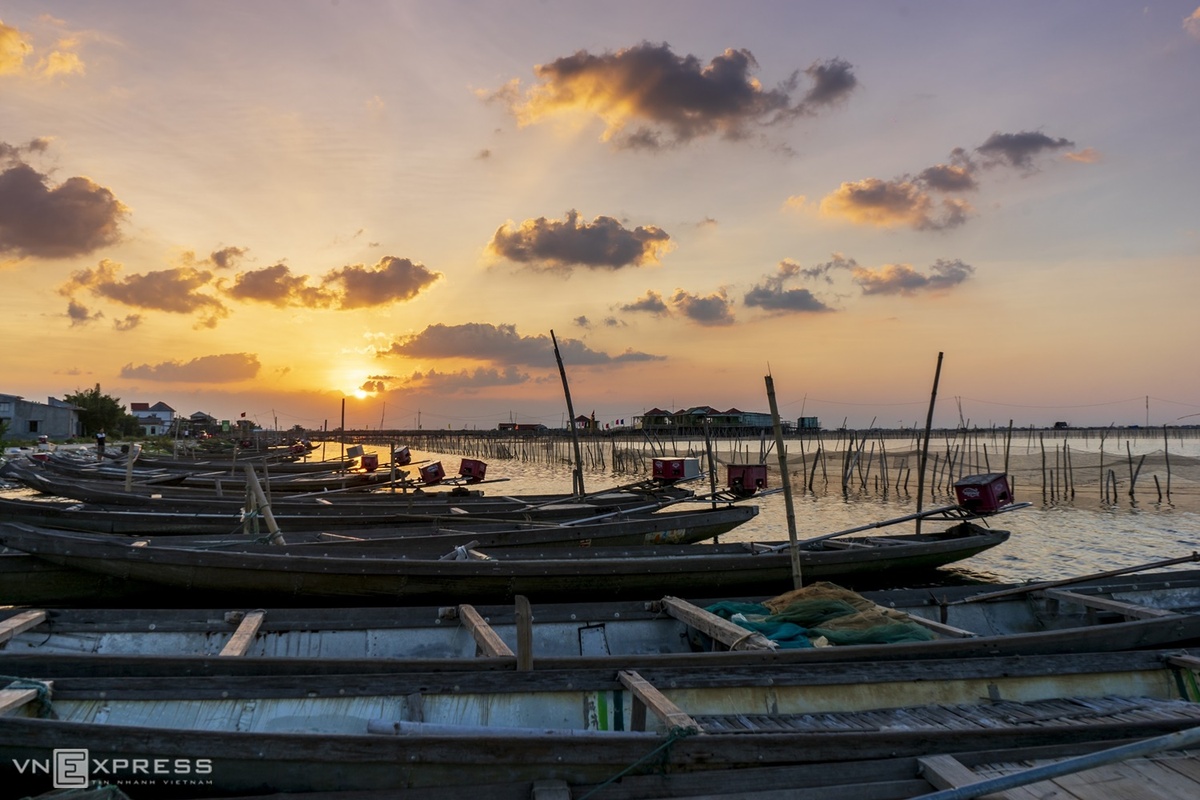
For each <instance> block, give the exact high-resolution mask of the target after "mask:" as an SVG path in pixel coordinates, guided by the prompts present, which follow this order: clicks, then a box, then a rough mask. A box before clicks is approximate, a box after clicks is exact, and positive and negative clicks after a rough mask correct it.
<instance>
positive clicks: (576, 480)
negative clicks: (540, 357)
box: [550, 330, 586, 497]
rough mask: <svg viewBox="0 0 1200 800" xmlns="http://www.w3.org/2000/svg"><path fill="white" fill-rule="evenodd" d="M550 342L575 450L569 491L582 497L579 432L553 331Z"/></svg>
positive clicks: (569, 389)
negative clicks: (560, 379) (576, 427)
mask: <svg viewBox="0 0 1200 800" xmlns="http://www.w3.org/2000/svg"><path fill="white" fill-rule="evenodd" d="M550 341H551V342H552V343H553V344H554V360H555V361H557V362H558V374H559V376H560V377H561V378H562V385H563V394H564V395H566V397H567V416H568V417H569V418H570V419H569V420H568V424H569V425H570V427H571V444H572V446H573V447H574V449H575V472H574V474H573V475H572V476H571V490H572V492H573V493H574V494H576V495H578V496H580V497H582V496H583V495H584V494H586V492H585V491H584V488H583V454H582V453H581V452H580V450H579V431H578V430H576V429H575V407H574V406H573V405H571V387H570V386H568V385H567V370H566V368H565V367H564V366H563V360H562V356H561V355H559V352H558V339H557V338H555V336H554V331H553V330H552V331H550Z"/></svg>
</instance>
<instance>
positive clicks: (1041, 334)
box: [0, 0, 1200, 429]
mask: <svg viewBox="0 0 1200 800" xmlns="http://www.w3.org/2000/svg"><path fill="white" fill-rule="evenodd" d="M1198 185H1200V8H1198V7H1197V0H1186V1H1183V2H1176V1H1163V2H1159V1H1158V0H1150V1H1149V2H1143V3H1127V2H1115V1H1112V2H1095V1H1094V0H1066V1H1064V2H1045V1H1044V0H1033V1H1031V2H1025V1H1018V2H1003V3H987V4H985V3H973V2H958V0H954V1H953V2H951V1H950V0H946V1H944V2H943V1H940V0H929V1H924V0H922V1H921V2H915V1H914V2H882V1H879V2H844V3H841V2H837V3H835V2H802V1H797V0H787V1H781V2H754V1H753V0H748V1H747V2H743V3H731V2H684V1H682V0H680V1H679V2H651V1H647V2H632V1H630V2H610V1H606V0H593V2H565V1H564V2H534V1H533V0H506V1H505V2H457V1H455V0H438V2H432V1H430V2H415V1H413V2H382V1H372V0H341V1H340V2H337V1H336V0H335V1H334V2H295V1H294V0H286V1H285V0H274V1H271V0H267V1H263V0H256V1H255V2H211V1H206V2H160V1H159V0H145V2H124V1H122V0H112V2H103V3H79V2H55V1H54V0H48V1H44V2H27V1H26V0H8V1H7V2H5V3H4V4H3V6H0V310H2V313H0V393H8V394H17V395H22V396H24V397H26V398H27V399H32V400H38V401H42V402H44V401H45V400H46V398H47V397H49V396H53V397H61V396H62V395H64V394H68V393H71V392H74V391H76V390H78V389H89V388H91V387H92V386H94V385H95V384H97V383H98V384H100V386H101V389H102V390H103V391H104V392H105V393H107V394H110V395H112V396H114V397H118V398H120V400H121V402H122V403H123V404H128V403H132V402H149V403H155V402H159V401H162V402H165V403H167V404H169V405H171V406H172V407H173V408H175V409H176V411H178V412H179V413H181V414H183V415H189V414H191V413H193V412H195V411H204V412H207V413H209V414H212V415H213V416H216V417H218V418H224V419H230V418H237V417H238V416H239V414H241V413H242V412H245V413H246V416H247V418H250V419H253V420H256V421H257V422H258V423H259V424H261V425H263V426H266V427H272V426H276V425H277V426H279V427H281V428H290V427H291V426H293V425H297V424H299V425H303V426H306V427H317V428H319V427H321V425H322V424H324V423H326V422H328V424H329V426H330V427H331V428H332V427H336V426H337V425H338V424H339V421H340V420H339V415H340V413H341V404H342V401H343V399H345V407H346V424H347V426H349V427H367V426H369V427H379V426H380V425H381V424H382V425H383V426H384V427H387V428H408V427H416V426H417V424H418V422H419V423H420V425H421V427H423V428H443V429H444V428H447V427H450V428H454V429H461V428H494V427H495V426H496V424H497V423H498V422H501V421H509V420H515V421H518V422H541V423H545V424H547V425H550V426H553V427H557V426H559V425H561V424H562V422H563V418H564V416H565V414H566V404H565V400H564V397H563V390H562V382H561V380H560V377H559V373H558V369H557V365H556V363H555V359H554V353H553V349H552V347H551V331H553V332H554V336H555V337H556V338H557V340H558V343H559V346H560V350H561V352H562V357H563V361H564V363H565V366H566V371H567V375H568V379H569V382H570V389H571V395H572V399H573V401H574V406H575V411H576V413H577V414H589V415H590V414H591V413H592V412H595V415H596V418H597V420H599V421H600V422H601V423H615V422H616V421H617V420H620V419H624V420H626V421H627V422H628V421H630V420H631V419H632V418H633V417H635V416H637V415H640V414H642V413H643V412H644V411H646V410H649V409H651V408H654V407H659V408H664V409H669V410H674V409H678V408H682V407H689V406H697V405H711V406H713V407H715V408H717V409H719V410H725V409H728V408H731V407H736V408H739V409H742V410H746V411H766V410H767V409H768V403H767V397H766V391H765V387H764V380H763V378H764V376H765V375H767V374H768V373H770V374H771V375H772V376H773V380H774V384H775V389H776V393H777V397H778V401H779V407H780V412H781V415H782V416H783V417H785V418H790V419H795V418H796V417H799V416H802V415H803V416H817V417H819V418H820V419H821V424H822V425H823V426H825V427H827V428H833V427H838V426H840V425H841V424H842V423H843V420H846V421H847V424H849V425H850V426H851V427H867V426H868V425H870V424H871V423H872V421H873V420H874V421H875V424H876V425H880V426H885V427H891V426H896V425H905V426H910V425H914V424H918V425H923V424H924V417H925V413H926V409H927V406H928V403H929V399H930V390H931V388H932V381H933V376H934V371H935V368H936V365H937V356H938V353H939V352H943V353H944V354H945V355H944V362H943V366H942V374H941V384H940V387H939V391H938V413H937V416H936V417H935V422H936V423H937V424H939V425H954V424H957V423H958V422H959V421H960V418H961V419H962V420H963V421H966V422H968V423H969V424H971V425H978V426H981V427H982V426H991V425H1001V426H1002V425H1007V424H1008V421H1009V420H1010V419H1011V420H1013V421H1014V424H1015V425H1017V426H1029V425H1049V424H1052V423H1053V422H1054V421H1056V420H1064V421H1069V422H1071V423H1072V424H1076V425H1084V424H1096V425H1108V424H1110V423H1116V424H1118V425H1121V424H1146V423H1147V422H1148V423H1149V424H1151V425H1162V424H1177V423H1179V424H1184V423H1187V422H1194V423H1200V353H1198V345H1200V306H1198V301H1200V199H1198V194H1197V186H1198Z"/></svg>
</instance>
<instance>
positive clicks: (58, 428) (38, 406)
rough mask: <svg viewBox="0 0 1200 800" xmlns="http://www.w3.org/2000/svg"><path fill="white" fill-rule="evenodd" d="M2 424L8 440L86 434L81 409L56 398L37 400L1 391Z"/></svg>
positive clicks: (54, 438)
mask: <svg viewBox="0 0 1200 800" xmlns="http://www.w3.org/2000/svg"><path fill="white" fill-rule="evenodd" d="M0 427H3V428H4V437H3V438H4V439H6V440H17V439H36V438H37V437H39V436H47V437H49V438H50V439H51V440H52V441H62V440H64V439H71V438H73V437H76V436H81V435H82V434H83V431H82V430H81V429H80V423H79V408H78V407H77V406H73V405H71V404H70V403H66V402H63V401H62V400H58V399H57V398H54V397H48V398H46V402H45V403H37V402H34V401H33V400H26V399H25V398H23V397H20V396H19V395H15V394H0Z"/></svg>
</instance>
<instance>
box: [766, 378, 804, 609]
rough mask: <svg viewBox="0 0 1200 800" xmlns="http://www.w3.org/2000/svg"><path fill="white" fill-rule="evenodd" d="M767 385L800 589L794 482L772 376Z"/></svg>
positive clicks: (795, 578)
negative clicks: (793, 499)
mask: <svg viewBox="0 0 1200 800" xmlns="http://www.w3.org/2000/svg"><path fill="white" fill-rule="evenodd" d="M765 381H766V384H767V401H768V402H769V403H770V406H771V423H772V427H773V428H774V429H775V449H776V450H778V451H779V471H780V474H781V477H780V480H781V481H782V482H783V505H784V508H785V509H786V510H787V527H788V542H789V543H790V544H791V547H790V548H788V549H789V550H790V551H791V554H792V584H793V586H794V588H796V589H800V588H802V587H803V586H804V578H803V576H802V575H801V572H800V549H799V547H798V546H797V544H796V509H795V507H794V506H793V504H792V481H791V475H790V474H789V473H788V463H787V451H786V450H785V449H784V447H783V428H782V426H781V425H780V424H779V406H778V405H777V404H776V403H775V381H774V380H773V379H772V378H771V376H770V375H767V376H766V377H765Z"/></svg>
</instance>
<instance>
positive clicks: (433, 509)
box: [0, 462, 694, 517]
mask: <svg viewBox="0 0 1200 800" xmlns="http://www.w3.org/2000/svg"><path fill="white" fill-rule="evenodd" d="M0 471H3V472H4V474H5V475H6V476H7V477H8V478H9V479H11V480H13V481H16V482H18V483H20V484H22V485H24V486H26V487H28V488H30V489H33V490H35V491H37V492H40V493H41V494H44V495H48V496H52V497H65V498H71V499H74V500H78V501H80V502H86V503H98V504H102V505H105V506H122V507H128V506H134V507H146V508H164V509H166V510H168V511H171V512H178V513H186V512H197V511H200V512H212V511H217V510H222V509H224V510H226V511H227V512H230V513H236V512H237V510H238V509H239V508H241V507H243V506H244V505H245V491H244V486H243V487H241V488H240V490H238V491H233V490H230V491H225V490H222V492H221V494H217V493H216V491H215V490H210V489H207V488H203V487H192V486H159V485H139V484H134V485H132V486H131V487H130V488H129V489H125V488H124V485H123V484H122V485H114V482H113V481H92V480H87V479H85V478H78V479H73V480H63V479H60V478H56V477H55V475H54V473H52V472H49V471H47V470H42V469H39V468H35V467H31V466H29V465H28V464H24V465H22V464H19V463H15V462H10V463H9V464H6V465H4V466H3V467H0ZM242 480H243V482H244V478H243V479H242ZM352 489H354V491H351V492H347V493H343V492H341V491H338V490H320V491H313V492H305V493H300V494H295V493H291V494H279V495H275V494H274V492H273V491H272V497H271V507H272V508H274V509H278V510H280V511H281V512H283V511H294V512H299V511H303V512H305V513H329V514H354V513H380V512H387V513H453V514H457V513H461V512H463V511H474V512H477V513H484V514H487V515H489V516H494V515H496V514H512V515H514V516H524V515H528V516H535V517H545V516H552V517H553V516H584V515H586V513H587V512H588V511H589V510H594V509H609V510H615V509H618V508H636V507H643V506H650V505H654V504H659V505H666V504H669V503H671V502H674V501H677V500H685V499H689V498H692V497H694V493H693V492H691V491H690V490H688V489H686V488H684V487H681V486H664V485H660V484H656V483H654V482H652V481H637V482H635V483H631V484H627V485H624V486H617V487H611V488H608V489H604V490H601V491H598V492H592V493H589V494H587V495H585V496H583V497H575V496H574V495H571V494H520V495H496V496H488V495H485V494H484V493H483V492H482V491H481V490H478V489H469V488H467V487H466V486H456V487H453V488H442V489H437V488H434V487H423V488H422V487H417V488H413V487H411V486H389V487H384V488H379V489H377V490H375V491H362V490H361V488H360V487H352Z"/></svg>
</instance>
